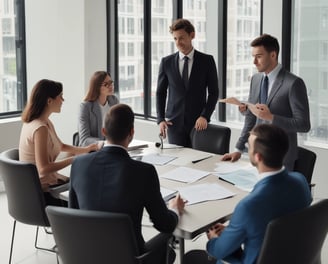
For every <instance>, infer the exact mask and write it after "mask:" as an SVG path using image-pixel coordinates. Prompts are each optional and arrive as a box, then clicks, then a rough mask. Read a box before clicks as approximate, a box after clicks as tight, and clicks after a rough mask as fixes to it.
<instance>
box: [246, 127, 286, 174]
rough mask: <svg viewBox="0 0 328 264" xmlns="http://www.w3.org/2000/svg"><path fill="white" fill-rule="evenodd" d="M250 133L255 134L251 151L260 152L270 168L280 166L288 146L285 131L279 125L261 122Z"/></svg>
mask: <svg viewBox="0 0 328 264" xmlns="http://www.w3.org/2000/svg"><path fill="white" fill-rule="evenodd" d="M250 134H251V135H254V136H256V138H255V141H254V148H253V151H254V153H259V154H261V156H262V157H263V163H264V164H265V165H266V166H268V167H270V168H279V167H281V166H282V165H283V160H284V157H285V155H286V153H287V151H288V148H289V142H288V136H287V133H286V132H285V131H284V130H283V129H282V128H280V127H277V126H274V125H270V124H261V125H257V126H256V127H254V128H253V129H252V130H251V131H250Z"/></svg>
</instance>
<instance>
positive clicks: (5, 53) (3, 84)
mask: <svg viewBox="0 0 328 264" xmlns="http://www.w3.org/2000/svg"><path fill="white" fill-rule="evenodd" d="M23 4H24V1H23V0H21V1H14V0H2V1H0V29H1V30H0V116H2V117H4V116H8V115H10V114H15V113H19V112H20V111H21V110H22V108H23V104H24V102H25V99H26V96H25V94H26V85H25V81H24V80H25V60H24V57H25V44H24V43H25V42H24V15H23V14H24V12H23V11H24V7H23ZM18 14H19V15H18Z"/></svg>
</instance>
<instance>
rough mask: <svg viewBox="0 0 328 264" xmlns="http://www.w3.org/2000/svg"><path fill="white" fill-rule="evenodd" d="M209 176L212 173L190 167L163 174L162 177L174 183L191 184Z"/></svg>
mask: <svg viewBox="0 0 328 264" xmlns="http://www.w3.org/2000/svg"><path fill="white" fill-rule="evenodd" d="M209 174H210V172H208V171H203V170H197V169H192V168H188V167H178V168H175V169H173V170H170V171H168V172H166V173H164V174H161V175H160V177H161V178H166V179H169V180H174V181H180V182H187V183H191V182H195V181H198V180H199V179H201V178H203V177H205V176H207V175H209Z"/></svg>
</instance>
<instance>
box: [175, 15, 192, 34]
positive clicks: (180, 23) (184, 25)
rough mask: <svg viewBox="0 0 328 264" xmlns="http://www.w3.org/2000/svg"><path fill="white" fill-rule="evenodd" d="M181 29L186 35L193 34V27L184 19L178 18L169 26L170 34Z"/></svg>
mask: <svg viewBox="0 0 328 264" xmlns="http://www.w3.org/2000/svg"><path fill="white" fill-rule="evenodd" d="M180 29H183V30H184V31H186V32H187V33H188V34H190V33H192V32H195V27H194V26H193V25H192V24H191V23H190V21H189V20H187V19H184V18H179V19H177V20H175V21H174V22H173V24H172V25H171V26H170V33H171V34H172V33H173V32H174V31H177V30H180Z"/></svg>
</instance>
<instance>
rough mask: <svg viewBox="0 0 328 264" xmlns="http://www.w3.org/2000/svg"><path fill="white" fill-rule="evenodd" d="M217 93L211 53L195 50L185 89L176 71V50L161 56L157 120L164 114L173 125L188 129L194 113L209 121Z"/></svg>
mask: <svg viewBox="0 0 328 264" xmlns="http://www.w3.org/2000/svg"><path fill="white" fill-rule="evenodd" d="M167 96H168V98H167ZM218 96H219V89H218V76H217V70H216V66H215V61H214V59H213V56H211V55H208V54H204V53H201V52H199V51H197V50H195V52H194V61H193V64H192V68H191V72H190V77H189V86H188V89H186V88H185V87H184V83H183V80H182V77H181V74H180V72H179V52H176V53H175V54H172V55H169V56H167V57H164V58H163V59H162V61H161V64H160V67H159V74H158V83H157V92H156V110H157V123H160V122H162V121H163V120H165V118H166V119H168V120H170V121H172V122H173V126H181V127H185V130H186V131H190V130H191V129H192V127H193V126H194V125H195V122H196V120H197V118H198V117H200V116H203V117H204V118H206V119H207V121H208V122H209V121H210V118H211V115H212V113H213V111H214V109H215V105H216V103H217V100H218Z"/></svg>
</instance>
